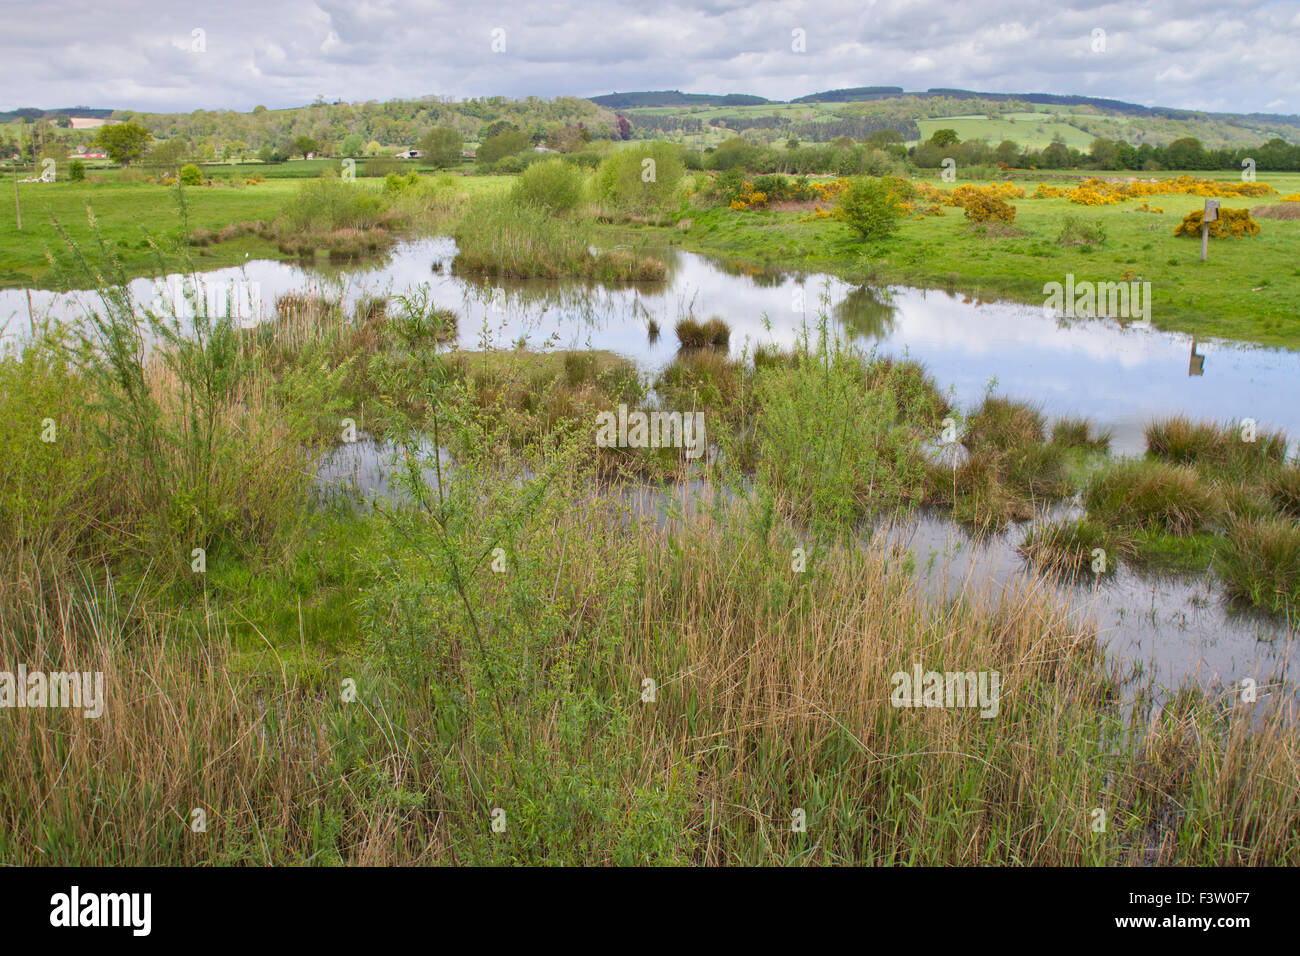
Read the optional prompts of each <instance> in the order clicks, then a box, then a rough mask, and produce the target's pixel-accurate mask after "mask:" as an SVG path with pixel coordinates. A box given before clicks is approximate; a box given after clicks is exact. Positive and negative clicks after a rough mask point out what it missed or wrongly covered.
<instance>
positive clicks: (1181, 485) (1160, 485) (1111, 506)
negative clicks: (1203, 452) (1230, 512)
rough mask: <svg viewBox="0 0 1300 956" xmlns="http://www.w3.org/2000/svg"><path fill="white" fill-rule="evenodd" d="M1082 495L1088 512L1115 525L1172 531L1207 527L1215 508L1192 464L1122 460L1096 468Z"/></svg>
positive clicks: (1215, 502)
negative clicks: (1103, 467) (1096, 472)
mask: <svg viewBox="0 0 1300 956" xmlns="http://www.w3.org/2000/svg"><path fill="white" fill-rule="evenodd" d="M1084 500H1085V502H1086V504H1087V507H1088V513H1089V514H1090V515H1093V516H1095V517H1099V518H1101V519H1103V520H1106V521H1108V522H1111V523H1113V524H1115V525H1118V526H1120V527H1124V528H1130V529H1140V530H1144V531H1160V532H1163V533H1165V534H1170V535H1175V536H1181V535H1188V534H1191V533H1193V532H1195V531H1199V530H1201V529H1203V528H1205V527H1207V526H1208V525H1209V524H1210V523H1211V522H1213V521H1214V520H1215V519H1216V518H1217V517H1218V516H1219V510H1220V509H1219V502H1218V499H1217V498H1216V496H1215V494H1214V492H1213V491H1212V490H1211V489H1210V488H1209V487H1208V486H1207V485H1206V484H1205V483H1204V482H1203V481H1202V480H1201V477H1200V476H1199V475H1198V474H1197V473H1196V471H1195V470H1194V469H1192V468H1189V467H1187V466H1185V465H1171V464H1168V463H1165V462H1159V461H1131V462H1122V463H1120V464H1117V465H1115V466H1114V467H1113V468H1110V469H1108V470H1106V471H1104V472H1101V473H1100V474H1098V475H1097V476H1096V477H1095V478H1094V479H1093V480H1092V481H1091V482H1090V483H1089V485H1088V488H1087V491H1086V493H1085V496H1084Z"/></svg>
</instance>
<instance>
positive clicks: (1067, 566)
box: [1019, 518, 1136, 582]
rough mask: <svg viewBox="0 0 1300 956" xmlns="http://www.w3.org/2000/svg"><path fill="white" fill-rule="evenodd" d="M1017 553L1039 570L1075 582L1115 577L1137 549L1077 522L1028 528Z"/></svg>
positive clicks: (1113, 534)
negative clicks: (1122, 562) (1113, 575)
mask: <svg viewBox="0 0 1300 956" xmlns="http://www.w3.org/2000/svg"><path fill="white" fill-rule="evenodd" d="M1019 550H1020V553H1021V554H1022V555H1024V556H1025V558H1026V559H1028V560H1029V561H1030V562H1031V563H1032V564H1033V565H1034V566H1035V567H1037V568H1038V569H1039V570H1041V571H1044V572H1046V573H1048V574H1050V575H1053V576H1056V577H1060V578H1063V579H1065V580H1067V581H1072V582H1075V581H1084V580H1087V579H1089V578H1092V577H1097V578H1101V577H1106V576H1109V575H1112V574H1114V573H1115V570H1116V569H1117V568H1118V567H1119V563H1120V561H1121V560H1126V559H1129V558H1132V557H1133V555H1134V554H1135V550H1136V549H1135V548H1134V545H1133V542H1132V540H1131V539H1129V538H1128V537H1127V536H1126V535H1124V534H1122V533H1118V532H1116V531H1114V530H1112V529H1110V528H1107V527H1105V526H1104V525H1102V524H1100V523H1098V522H1096V521H1092V520H1090V519H1088V518H1079V519H1077V520H1074V521H1055V522H1048V523H1044V524H1040V525H1037V526H1035V527H1033V528H1030V529H1029V532H1028V533H1027V534H1026V535H1025V538H1024V541H1022V542H1021V544H1020V548H1019Z"/></svg>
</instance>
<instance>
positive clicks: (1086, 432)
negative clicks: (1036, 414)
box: [1052, 416, 1111, 452]
mask: <svg viewBox="0 0 1300 956" xmlns="http://www.w3.org/2000/svg"><path fill="white" fill-rule="evenodd" d="M1110 441H1111V433H1110V431H1109V430H1103V431H1100V432H1097V431H1094V430H1093V425H1092V423H1091V422H1089V421H1088V420H1087V419H1086V418H1078V417H1074V416H1066V417H1064V418H1060V419H1058V420H1057V421H1056V423H1055V424H1054V425H1053V426H1052V443H1053V444H1055V445H1060V446H1061V447H1063V448H1078V449H1083V450H1085V451H1093V452H1107V451H1109V450H1110Z"/></svg>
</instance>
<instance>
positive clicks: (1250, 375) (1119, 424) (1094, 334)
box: [0, 238, 1300, 454]
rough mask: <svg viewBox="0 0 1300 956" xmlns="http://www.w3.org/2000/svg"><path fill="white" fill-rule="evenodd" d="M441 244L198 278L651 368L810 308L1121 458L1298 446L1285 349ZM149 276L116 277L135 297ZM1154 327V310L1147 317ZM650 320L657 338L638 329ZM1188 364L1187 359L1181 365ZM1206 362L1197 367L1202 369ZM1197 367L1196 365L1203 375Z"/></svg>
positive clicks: (737, 270) (64, 305)
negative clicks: (442, 315) (600, 269)
mask: <svg viewBox="0 0 1300 956" xmlns="http://www.w3.org/2000/svg"><path fill="white" fill-rule="evenodd" d="M455 253H456V246H455V243H454V242H453V241H452V240H451V239H449V238H437V239H426V240H418V241H412V242H406V243H402V244H400V245H399V246H397V247H396V248H395V249H394V250H393V251H392V252H391V253H390V254H389V255H387V256H386V257H384V258H382V259H376V260H370V261H366V262H359V263H351V264H347V265H337V266H333V265H325V264H322V265H311V266H305V265H302V264H295V263H283V262H270V261H256V262H249V263H246V264H245V265H244V266H242V267H240V268H238V269H220V270H215V271H214V272H211V273H207V274H205V281H209V282H218V283H221V282H227V281H230V280H232V279H238V280H240V281H246V282H250V281H251V282H257V283H259V284H260V288H261V299H262V301H263V302H265V303H267V304H268V305H269V304H270V303H273V302H274V301H275V299H276V297H277V296H279V295H280V294H282V293H284V292H288V291H292V290H307V291H309V292H319V293H321V294H325V295H331V296H338V297H340V298H342V299H343V300H344V301H345V302H346V303H349V304H352V303H355V302H356V301H357V300H358V299H360V298H362V297H365V296H372V295H393V294H397V293H401V292H404V291H406V290H408V289H410V288H412V287H414V286H417V285H419V284H421V283H428V284H429V286H430V289H431V295H432V297H433V300H434V302H435V304H437V305H438V306H439V307H442V308H450V309H454V310H455V311H456V312H457V313H458V314H459V316H460V332H459V344H460V345H461V346H462V347H465V348H479V347H483V346H491V347H504V346H508V345H510V344H513V343H515V342H518V341H521V340H522V341H524V342H526V343H528V344H530V345H533V346H535V347H540V346H544V345H550V346H553V347H557V348H587V347H591V348H598V349H609V350H611V351H613V352H617V353H619V354H621V355H625V356H627V357H628V358H631V359H633V360H635V361H636V362H638V363H639V364H640V365H641V366H642V368H643V369H645V370H646V371H647V372H651V373H653V372H655V371H657V370H658V369H660V368H662V366H663V365H665V364H667V363H668V362H670V361H671V360H672V358H673V356H674V355H675V354H676V348H677V342H676V339H675V337H674V336H673V334H672V329H673V326H674V324H675V323H676V322H677V321H678V320H679V319H681V318H684V317H686V316H692V317H696V318H700V319H706V318H709V317H711V316H715V315H716V316H721V317H723V318H725V319H726V321H727V322H728V323H729V324H730V325H731V328H732V335H731V351H732V354H733V355H739V354H741V352H742V351H743V350H745V349H746V348H752V347H753V346H754V345H755V344H758V343H776V344H779V345H782V346H787V347H788V346H792V345H794V344H795V342H796V340H797V339H798V338H799V337H800V335H801V334H802V333H803V331H804V330H806V329H807V328H809V327H815V326H816V324H817V317H818V314H819V313H823V312H824V313H825V314H826V315H827V316H829V318H830V321H831V322H832V324H833V325H834V326H835V327H836V328H838V329H840V330H842V331H843V332H844V333H845V334H846V335H848V336H850V337H854V338H856V339H857V340H858V341H860V342H862V343H863V344H865V345H867V346H870V347H874V348H876V349H877V350H878V352H879V353H881V354H885V355H908V356H910V357H912V358H915V359H917V360H919V361H921V362H923V363H925V365H926V366H927V367H928V368H929V370H930V372H931V373H932V374H933V375H934V377H935V379H936V381H937V382H938V383H939V385H940V387H941V388H943V389H945V390H947V389H948V388H949V387H951V389H952V393H953V396H954V398H955V400H956V401H957V402H958V403H959V404H961V405H964V406H970V405H973V404H975V403H977V402H979V401H980V400H981V399H982V398H983V396H984V394H985V393H986V391H987V390H988V389H989V388H990V386H993V387H994V388H995V389H996V391H997V392H998V393H1000V394H1003V395H1007V396H1010V397H1013V398H1023V399H1028V400H1031V401H1035V402H1037V403H1038V404H1039V405H1040V406H1041V407H1042V409H1043V411H1044V413H1045V414H1046V415H1048V416H1049V417H1059V416H1063V415H1083V416H1086V417H1088V418H1090V419H1092V420H1093V421H1094V422H1096V424H1097V425H1098V426H1099V427H1101V428H1108V429H1110V430H1111V431H1112V433H1113V435H1114V443H1113V448H1114V449H1115V450H1116V451H1117V452H1119V453H1122V454H1139V453H1141V452H1142V451H1143V449H1144V445H1145V443H1144V440H1143V436H1142V429H1143V427H1144V426H1145V425H1146V424H1147V423H1148V422H1149V421H1150V420H1151V419H1152V418H1154V417H1158V416H1165V415H1172V414H1178V413H1182V414H1186V415H1188V416H1190V417H1192V418H1194V419H1205V420H1212V421H1220V422H1224V421H1239V420H1240V419H1242V418H1253V419H1254V420H1255V421H1257V422H1258V423H1259V424H1260V426H1261V427H1265V428H1270V429H1278V428H1281V429H1285V430H1286V431H1287V432H1288V434H1289V435H1290V436H1291V438H1292V442H1293V447H1294V442H1295V440H1296V438H1297V437H1300V401H1297V397H1300V385H1298V384H1297V383H1300V352H1288V351H1285V350H1281V349H1267V348H1259V347H1255V346H1249V345H1242V344H1238V343H1229V342H1205V341H1201V340H1199V339H1198V340H1193V339H1192V337H1191V336H1188V335H1183V334H1181V333H1169V332H1160V331H1156V330H1155V329H1153V328H1151V327H1149V326H1148V325H1147V324H1146V323H1129V324H1127V325H1125V324H1123V323H1120V322H1117V321H1115V320H1111V319H1090V320H1082V319H1081V320H1072V321H1071V320H1059V321H1058V320H1057V319H1055V318H1053V317H1048V316H1046V315H1044V314H1043V310H1042V309H1041V308H1035V307H1032V306H1024V305H1016V304H1012V303H1005V302H979V301H973V300H966V299H963V298H962V297H959V296H957V295H954V294H951V293H948V292H944V291H942V290H928V291H927V290H922V289H913V288H908V287H903V286H897V287H890V288H870V287H864V286H859V285H854V284H850V283H847V282H845V281H843V280H841V279H838V278H835V277H833V276H827V275H822V274H807V275H802V274H798V273H796V272H794V271H790V270H770V269H763V268H759V267H755V266H752V265H748V264H742V263H736V262H725V261H723V262H719V261H715V260H711V259H708V258H705V257H703V256H699V255H695V254H692V253H688V252H683V251H681V250H678V249H669V248H665V249H664V250H662V252H660V251H658V250H656V252H655V254H656V255H659V254H662V256H663V257H664V259H665V261H666V262H667V263H668V264H669V273H668V277H667V279H666V280H665V281H663V282H654V283H625V284H618V285H609V284H605V283H600V282H589V281H569V280H564V281H555V280H528V281H506V280H499V281H483V280H475V279H467V278H463V277H460V276H457V275H454V274H453V270H452V267H451V266H452V261H453V259H454V257H455ZM150 288H151V286H150V280H148V279H141V280H138V281H137V282H136V283H133V284H132V289H133V292H134V293H135V294H136V296H137V299H138V300H139V301H142V302H148V301H149V298H150V295H151V293H150ZM26 296H27V293H26V290H22V289H9V290H3V291H0V323H2V322H4V321H5V320H6V319H8V318H17V319H18V320H19V321H16V322H11V323H10V325H9V328H8V333H7V334H9V335H14V334H16V333H21V332H23V331H25V330H26V328H27V298H26ZM31 299H32V308H33V311H34V312H35V313H36V315H37V316H38V317H39V316H40V315H42V314H52V315H57V316H61V317H64V318H73V317H75V316H77V315H79V314H82V310H83V309H84V308H85V306H86V304H87V302H88V300H89V299H90V296H89V294H88V293H85V292H80V293H69V294H66V295H56V294H55V293H51V292H46V291H38V290H32V291H31ZM1157 318H1158V316H1157ZM652 326H658V327H659V328H660V329H661V330H662V334H661V335H658V336H652V335H650V334H649V331H650V329H651V328H652ZM1189 355H1190V359H1189ZM1207 357H1208V358H1209V360H1208V361H1206V359H1207ZM1189 362H1190V364H1189ZM1207 369H1208V371H1207Z"/></svg>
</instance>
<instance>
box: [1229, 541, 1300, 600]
mask: <svg viewBox="0 0 1300 956" xmlns="http://www.w3.org/2000/svg"><path fill="white" fill-rule="evenodd" d="M1218 570H1219V574H1220V576H1221V577H1222V578H1223V581H1224V584H1225V585H1226V586H1227V589H1228V593H1229V594H1231V595H1232V596H1234V597H1236V598H1240V599H1244V600H1246V601H1248V602H1249V603H1250V604H1253V605H1254V606H1256V607H1260V608H1263V609H1265V610H1267V611H1271V612H1273V613H1275V614H1282V615H1285V616H1287V617H1288V618H1291V619H1296V618H1300V526H1297V525H1296V524H1295V523H1294V522H1292V521H1286V520H1284V519H1281V518H1245V519H1239V520H1237V521H1234V522H1233V523H1232V524H1231V525H1230V526H1229V528H1228V545H1227V547H1226V548H1225V549H1224V550H1223V552H1222V553H1221V555H1220V559H1219V565H1218Z"/></svg>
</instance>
